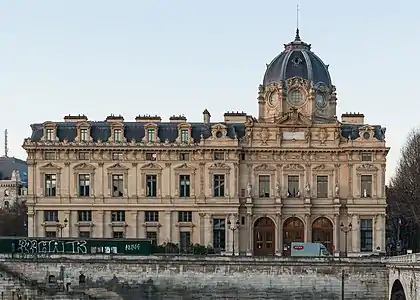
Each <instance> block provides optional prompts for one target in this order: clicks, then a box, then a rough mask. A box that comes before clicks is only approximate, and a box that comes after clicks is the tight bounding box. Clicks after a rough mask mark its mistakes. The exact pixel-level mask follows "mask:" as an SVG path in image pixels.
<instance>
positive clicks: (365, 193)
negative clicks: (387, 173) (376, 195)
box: [360, 175, 372, 198]
mask: <svg viewBox="0 0 420 300" xmlns="http://www.w3.org/2000/svg"><path fill="white" fill-rule="evenodd" d="M360 181H361V182H360V187H361V195H362V198H370V197H372V175H362V176H361V177H360Z"/></svg>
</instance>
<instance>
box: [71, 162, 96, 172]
mask: <svg viewBox="0 0 420 300" xmlns="http://www.w3.org/2000/svg"><path fill="white" fill-rule="evenodd" d="M73 169H75V170H95V167H94V166H93V165H91V164H88V163H81V164H78V165H76V166H74V168H73Z"/></svg>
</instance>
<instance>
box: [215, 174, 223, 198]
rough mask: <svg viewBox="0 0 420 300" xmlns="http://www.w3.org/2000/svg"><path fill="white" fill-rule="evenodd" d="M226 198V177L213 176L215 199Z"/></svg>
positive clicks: (220, 175) (221, 175)
mask: <svg viewBox="0 0 420 300" xmlns="http://www.w3.org/2000/svg"><path fill="white" fill-rule="evenodd" d="M224 196H225V175H223V174H219V175H213V197H224Z"/></svg>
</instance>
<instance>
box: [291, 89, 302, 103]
mask: <svg viewBox="0 0 420 300" xmlns="http://www.w3.org/2000/svg"><path fill="white" fill-rule="evenodd" d="M288 100H289V103H290V104H291V105H293V106H301V105H302V104H303V103H305V97H304V95H303V93H302V92H301V91H300V90H293V91H291V92H290V93H289V95H288Z"/></svg>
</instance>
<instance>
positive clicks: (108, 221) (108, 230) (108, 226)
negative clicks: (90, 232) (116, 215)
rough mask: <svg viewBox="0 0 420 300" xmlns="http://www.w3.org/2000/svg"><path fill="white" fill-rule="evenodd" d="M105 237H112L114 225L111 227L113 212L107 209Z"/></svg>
mask: <svg viewBox="0 0 420 300" xmlns="http://www.w3.org/2000/svg"><path fill="white" fill-rule="evenodd" d="M103 226H104V236H103V237H104V238H112V227H111V212H110V211H105V213H104V222H103Z"/></svg>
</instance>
